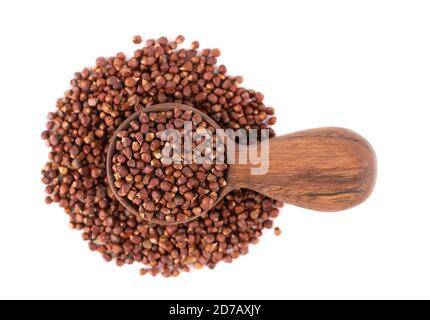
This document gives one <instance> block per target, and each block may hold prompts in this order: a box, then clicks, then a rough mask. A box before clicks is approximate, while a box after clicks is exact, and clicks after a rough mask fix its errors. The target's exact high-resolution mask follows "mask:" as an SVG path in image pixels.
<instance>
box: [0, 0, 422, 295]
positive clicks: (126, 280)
mask: <svg viewBox="0 0 430 320" xmlns="http://www.w3.org/2000/svg"><path fill="white" fill-rule="evenodd" d="M429 17H430V7H429V3H428V2H426V1H374V0H373V1H363V0H361V1H291V2H290V1H279V0H277V1H258V2H254V1H231V0H230V1H165V0H164V1H124V0H122V1H107V0H103V1H78V0H74V1H1V2H0V40H1V42H0V46H1V48H0V66H1V68H0V75H1V77H0V93H1V95H0V112H1V126H0V131H1V137H2V148H1V153H0V174H1V181H0V191H1V192H0V199H1V202H0V205H1V206H0V214H1V216H0V297H1V298H137V299H152V298H154V299H160V298H172V299H179V298H182V299H187V298H203V299H205V298H214V299H218V298H226V299H230V298H231V299H233V298H234V299H247V298H256V299H270V298H273V299H281V298H284V299H285V298H293V299H301V298H311V299H312V298H328V299H334V298H347V299H348V298H371V299H372V298H430V256H429V255H430V205H429V200H428V199H429V198H430V188H429V182H430V169H429V166H430V143H429V138H430V126H429V120H430V116H429V108H430V18H429ZM135 34H141V35H142V36H144V37H145V38H148V37H159V36H162V35H166V36H168V37H171V38H172V37H175V36H176V35H177V34H184V35H185V36H186V37H187V40H188V41H187V43H189V41H190V40H196V39H197V40H199V41H200V43H201V45H202V47H218V48H220V49H221V51H222V54H223V55H222V57H221V62H222V63H225V64H227V67H228V68H229V72H230V73H231V74H240V75H243V76H244V77H245V83H244V85H245V86H247V87H249V88H253V89H256V90H259V91H261V92H263V93H264V94H265V96H266V99H265V102H266V103H267V105H271V106H273V107H275V108H276V113H277V115H278V118H279V123H278V124H277V126H276V129H277V131H278V133H289V132H293V131H296V130H301V129H307V128H312V127H320V126H343V127H347V128H350V129H353V130H355V131H357V132H359V133H361V134H362V135H364V136H365V137H366V138H367V139H368V140H369V141H370V142H371V143H372V144H373V146H374V148H375V150H376V152H377V155H378V160H379V177H378V182H377V186H376V189H375V192H374V194H373V195H372V197H371V198H370V199H369V200H368V201H367V202H366V203H364V204H363V205H361V206H360V207H358V208H355V209H352V210H350V211H348V212H344V213H332V214H324V213H317V212H311V211H307V210H304V209H300V208H296V207H293V206H286V207H285V209H284V210H283V211H282V213H281V216H280V217H279V218H278V219H277V220H276V225H278V226H280V227H281V229H282V231H283V233H282V235H281V236H280V237H276V236H275V235H274V234H273V231H272V230H270V231H267V232H266V233H265V234H264V236H263V237H262V238H261V242H260V243H259V244H258V245H256V246H253V247H252V248H251V250H250V253H249V254H248V255H247V256H244V257H241V258H240V259H238V260H237V261H235V262H234V263H233V264H224V263H220V264H219V265H218V266H217V268H216V269H215V270H213V271H212V270H208V269H206V270H195V271H193V272H191V273H189V274H183V275H182V276H180V277H178V278H175V279H164V278H162V277H156V278H152V277H140V276H139V275H138V272H137V270H138V266H137V265H135V266H132V267H124V268H122V269H120V268H117V267H116V266H115V265H114V264H112V263H111V264H107V263H105V262H104V261H103V260H102V258H101V257H100V255H99V254H95V253H92V252H90V251H89V250H88V248H87V244H86V243H84V242H83V241H82V240H81V239H80V233H79V232H76V231H72V230H69V229H68V219H67V217H66V215H65V214H64V213H63V212H62V210H61V209H60V208H59V207H57V206H55V205H51V206H47V205H45V204H44V201H43V199H44V191H43V189H44V186H43V185H42V183H41V182H40V170H41V168H42V166H43V164H44V162H45V161H46V160H47V153H48V149H47V148H46V146H45V145H44V143H43V142H42V141H41V140H40V132H41V131H42V130H43V128H44V124H45V117H46V114H47V112H49V111H52V110H54V109H55V101H56V99H57V98H59V97H61V96H62V93H63V92H64V91H65V90H66V89H68V82H69V80H70V79H71V78H72V77H73V72H75V71H79V70H80V69H82V68H83V67H84V66H86V65H92V64H93V62H94V60H95V59H96V58H97V57H98V56H100V55H105V56H108V55H113V54H115V53H116V52H117V51H124V52H127V53H132V51H133V50H134V49H135V48H136V46H135V45H133V44H132V42H131V38H132V36H133V35H135Z"/></svg>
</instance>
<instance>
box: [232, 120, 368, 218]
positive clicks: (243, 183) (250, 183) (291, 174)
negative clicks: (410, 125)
mask: <svg viewBox="0 0 430 320" xmlns="http://www.w3.org/2000/svg"><path fill="white" fill-rule="evenodd" d="M269 150H270V156H269V159H270V160H269V161H270V167H269V171H268V173H267V174H265V175H250V170H251V168H252V167H255V166H253V165H250V164H246V165H240V164H233V165H230V166H229V170H228V177H227V181H228V184H229V187H230V188H231V189H237V188H248V189H252V190H255V191H257V192H260V193H262V194H264V195H267V196H269V197H271V198H274V199H276V200H279V201H283V202H287V203H290V204H293V205H297V206H300V207H303V208H308V209H313V210H318V211H340V210H345V209H349V208H351V207H354V206H356V205H358V204H360V203H362V202H363V201H365V200H366V199H367V198H368V197H369V195H370V194H371V192H372V190H373V188H374V185H375V181H376V156H375V153H374V151H373V149H372V147H371V145H370V144H369V143H368V142H367V141H366V139H364V138H363V137H361V136H360V135H358V134H356V133H354V132H352V131H350V130H347V129H342V128H321V129H311V130H306V131H301V132H297V133H293V134H289V135H284V136H279V137H275V138H273V139H270V147H269Z"/></svg>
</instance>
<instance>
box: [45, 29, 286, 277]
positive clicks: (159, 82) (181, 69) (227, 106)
mask: <svg viewBox="0 0 430 320" xmlns="http://www.w3.org/2000/svg"><path fill="white" fill-rule="evenodd" d="M136 39H137V38H136ZM183 41H184V38H183V37H182V36H178V37H177V38H176V40H175V41H168V39H167V38H165V37H161V38H159V39H158V40H147V41H146V46H145V47H143V48H141V49H138V50H136V51H135V52H134V55H133V56H132V57H131V58H129V59H127V58H126V56H125V55H124V54H123V53H118V54H117V55H116V56H115V57H110V58H103V57H101V58H98V59H97V60H96V65H95V66H94V67H92V68H90V69H89V68H85V69H83V70H82V71H81V72H78V73H76V74H75V77H74V79H73V80H72V81H71V83H70V84H71V88H70V89H69V90H67V91H66V92H65V94H64V96H63V97H62V98H61V99H59V100H58V101H57V105H56V110H55V111H54V112H51V113H49V114H48V121H47V124H46V130H45V131H44V132H43V133H42V138H43V139H44V140H46V141H47V144H48V145H49V147H50V152H49V155H48V158H49V161H48V163H46V165H45V166H44V168H43V170H42V182H43V183H44V184H46V188H45V191H46V193H47V194H48V195H47V197H46V199H45V201H46V203H52V202H55V203H59V205H60V207H62V208H63V209H64V211H65V212H66V213H67V214H68V215H69V219H70V226H71V227H72V228H74V229H77V230H81V232H82V238H83V239H84V240H86V241H88V243H89V248H90V249H91V250H93V251H96V252H99V253H100V254H101V255H102V256H103V258H104V259H105V260H106V261H112V260H114V261H115V262H116V264H117V265H118V266H122V265H124V264H132V263H133V262H141V263H142V264H144V267H143V268H142V270H141V273H142V274H145V273H147V272H149V273H151V274H152V275H157V274H159V273H160V274H162V275H163V276H165V277H169V276H177V275H178V274H179V273H180V272H181V271H189V270H190V267H194V268H197V269H199V268H202V267H203V266H208V267H209V268H214V267H215V265H216V264H217V263H218V262H220V261H225V262H231V261H232V260H233V259H235V258H238V257H239V256H241V255H244V254H246V253H247V252H248V247H249V244H250V243H252V244H256V243H257V242H258V238H259V237H260V236H261V235H262V230H263V228H271V227H272V221H273V219H274V218H275V217H276V216H277V215H278V214H279V210H278V207H280V206H282V204H281V203H277V202H275V201H274V200H272V199H269V198H267V197H264V196H262V195H260V194H257V193H255V192H252V191H248V190H240V191H234V192H232V193H230V194H229V195H227V196H226V197H225V198H224V200H223V201H221V202H220V203H219V204H218V205H217V206H216V207H215V208H214V209H212V210H211V211H210V212H208V213H206V214H203V215H202V216H201V217H199V218H198V219H196V220H194V221H192V222H188V223H184V224H179V225H170V226H159V225H149V224H148V223H146V222H145V221H143V219H141V218H139V217H136V216H135V215H133V214H131V213H130V212H128V211H126V210H125V209H124V208H123V207H122V205H120V204H119V202H118V201H117V200H116V199H115V198H114V196H113V195H112V191H111V190H110V189H109V187H108V183H107V177H106V168H105V161H106V153H107V147H108V144H109V139H110V138H111V136H112V134H113V132H114V131H115V130H116V128H117V127H118V126H119V124H120V123H122V122H123V121H124V120H125V119H126V118H127V117H128V116H130V115H131V114H132V113H134V112H136V111H141V110H143V109H144V108H145V107H147V106H150V105H154V104H158V103H164V102H177V103H183V104H186V105H190V106H194V107H195V108H197V109H200V110H201V111H204V112H206V113H207V114H208V115H209V116H211V117H212V118H213V119H214V120H215V121H217V122H218V123H219V125H220V126H221V127H225V128H233V129H237V128H244V129H251V128H255V129H263V128H268V127H269V126H270V125H272V124H274V123H275V121H276V118H275V117H273V114H274V110H273V108H271V107H266V106H265V105H264V104H263V95H262V94H261V93H258V92H255V91H253V90H249V89H245V88H243V87H240V83H241V81H242V78H241V77H231V76H229V75H227V69H226V67H225V66H224V65H217V58H218V56H219V55H220V51H219V50H218V49H213V50H210V49H203V50H200V51H198V47H199V44H198V43H197V42H193V43H192V48H191V49H184V48H179V47H178V45H179V44H180V43H182V42H183ZM137 42H139V41H137ZM272 135H273V131H272Z"/></svg>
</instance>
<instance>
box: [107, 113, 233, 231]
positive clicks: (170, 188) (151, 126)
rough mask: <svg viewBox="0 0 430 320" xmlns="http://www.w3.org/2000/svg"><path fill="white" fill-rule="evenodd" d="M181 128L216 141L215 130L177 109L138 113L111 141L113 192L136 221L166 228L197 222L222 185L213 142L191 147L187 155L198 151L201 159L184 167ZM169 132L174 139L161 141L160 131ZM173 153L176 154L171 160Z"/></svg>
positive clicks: (193, 144)
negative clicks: (129, 206) (132, 211)
mask: <svg viewBox="0 0 430 320" xmlns="http://www.w3.org/2000/svg"><path fill="white" fill-rule="evenodd" d="M133 118H134V116H133ZM186 122H189V124H190V125H191V128H190V129H191V130H192V132H190V134H192V133H193V132H197V133H199V131H201V133H200V135H201V136H203V135H204V134H205V133H207V134H208V135H209V139H210V137H212V138H215V137H216V136H215V134H214V132H215V128H214V127H212V126H210V125H208V123H207V122H206V121H204V120H203V118H202V116H201V115H200V114H197V113H196V114H194V115H193V113H192V111H185V112H183V111H181V110H179V109H174V110H171V111H166V112H149V113H145V112H142V113H141V114H140V115H139V117H138V118H136V119H135V120H132V121H130V123H129V125H128V128H124V130H121V131H119V132H118V133H117V135H116V138H117V139H118V140H116V145H115V152H114V154H113V156H112V172H113V177H114V186H115V188H117V192H118V196H120V197H122V198H126V199H127V201H129V203H131V204H132V205H135V206H137V207H138V209H137V211H138V212H139V214H140V216H141V217H142V218H144V219H145V220H147V221H153V220H161V221H165V222H168V223H169V222H170V223H171V222H181V221H185V220H188V219H190V218H191V217H193V216H199V215H200V214H201V213H202V212H204V211H207V210H209V209H210V208H211V207H212V205H213V204H214V203H215V201H216V200H217V198H218V193H219V191H220V190H221V189H222V188H223V187H225V185H226V184H227V182H226V180H225V179H224V171H225V170H226V169H227V165H225V164H215V163H214V162H215V161H214V159H215V156H216V144H215V143H214V142H216V141H215V139H211V140H210V141H209V142H210V145H211V146H212V148H211V149H209V150H206V148H205V147H206V146H205V145H204V144H202V143H203V142H205V139H197V141H193V143H192V145H190V146H189V147H190V148H192V149H191V151H192V150H195V149H196V148H197V146H199V145H201V146H202V147H203V148H202V151H203V152H202V154H201V156H202V159H200V161H197V160H199V159H192V158H191V159H189V160H190V161H189V162H190V164H185V163H184V162H185V161H184V160H185V159H184V150H183V146H184V142H183V140H184V138H183V137H184V123H186ZM169 129H174V130H176V133H177V135H176V136H175V135H171V136H170V137H167V136H166V137H165V139H163V137H162V133H163V131H164V130H169ZM166 132H168V131H166ZM167 138H170V139H167ZM173 138H175V139H176V140H175V141H173ZM167 140H169V141H167ZM164 147H168V149H167V148H166V149H165V150H169V151H170V152H169V154H164V155H163V148H164ZM173 150H177V153H176V155H177V157H176V159H175V158H174V157H173V156H174V154H173ZM191 156H192V154H191ZM204 160H206V161H204ZM175 162H176V164H175ZM199 162H201V163H200V164H199Z"/></svg>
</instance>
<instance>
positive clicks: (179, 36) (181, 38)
mask: <svg viewBox="0 0 430 320" xmlns="http://www.w3.org/2000/svg"><path fill="white" fill-rule="evenodd" d="M175 41H176V43H177V44H181V43H183V42H184V41H185V37H184V36H183V35H178V36H177V37H176V40H175Z"/></svg>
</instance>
